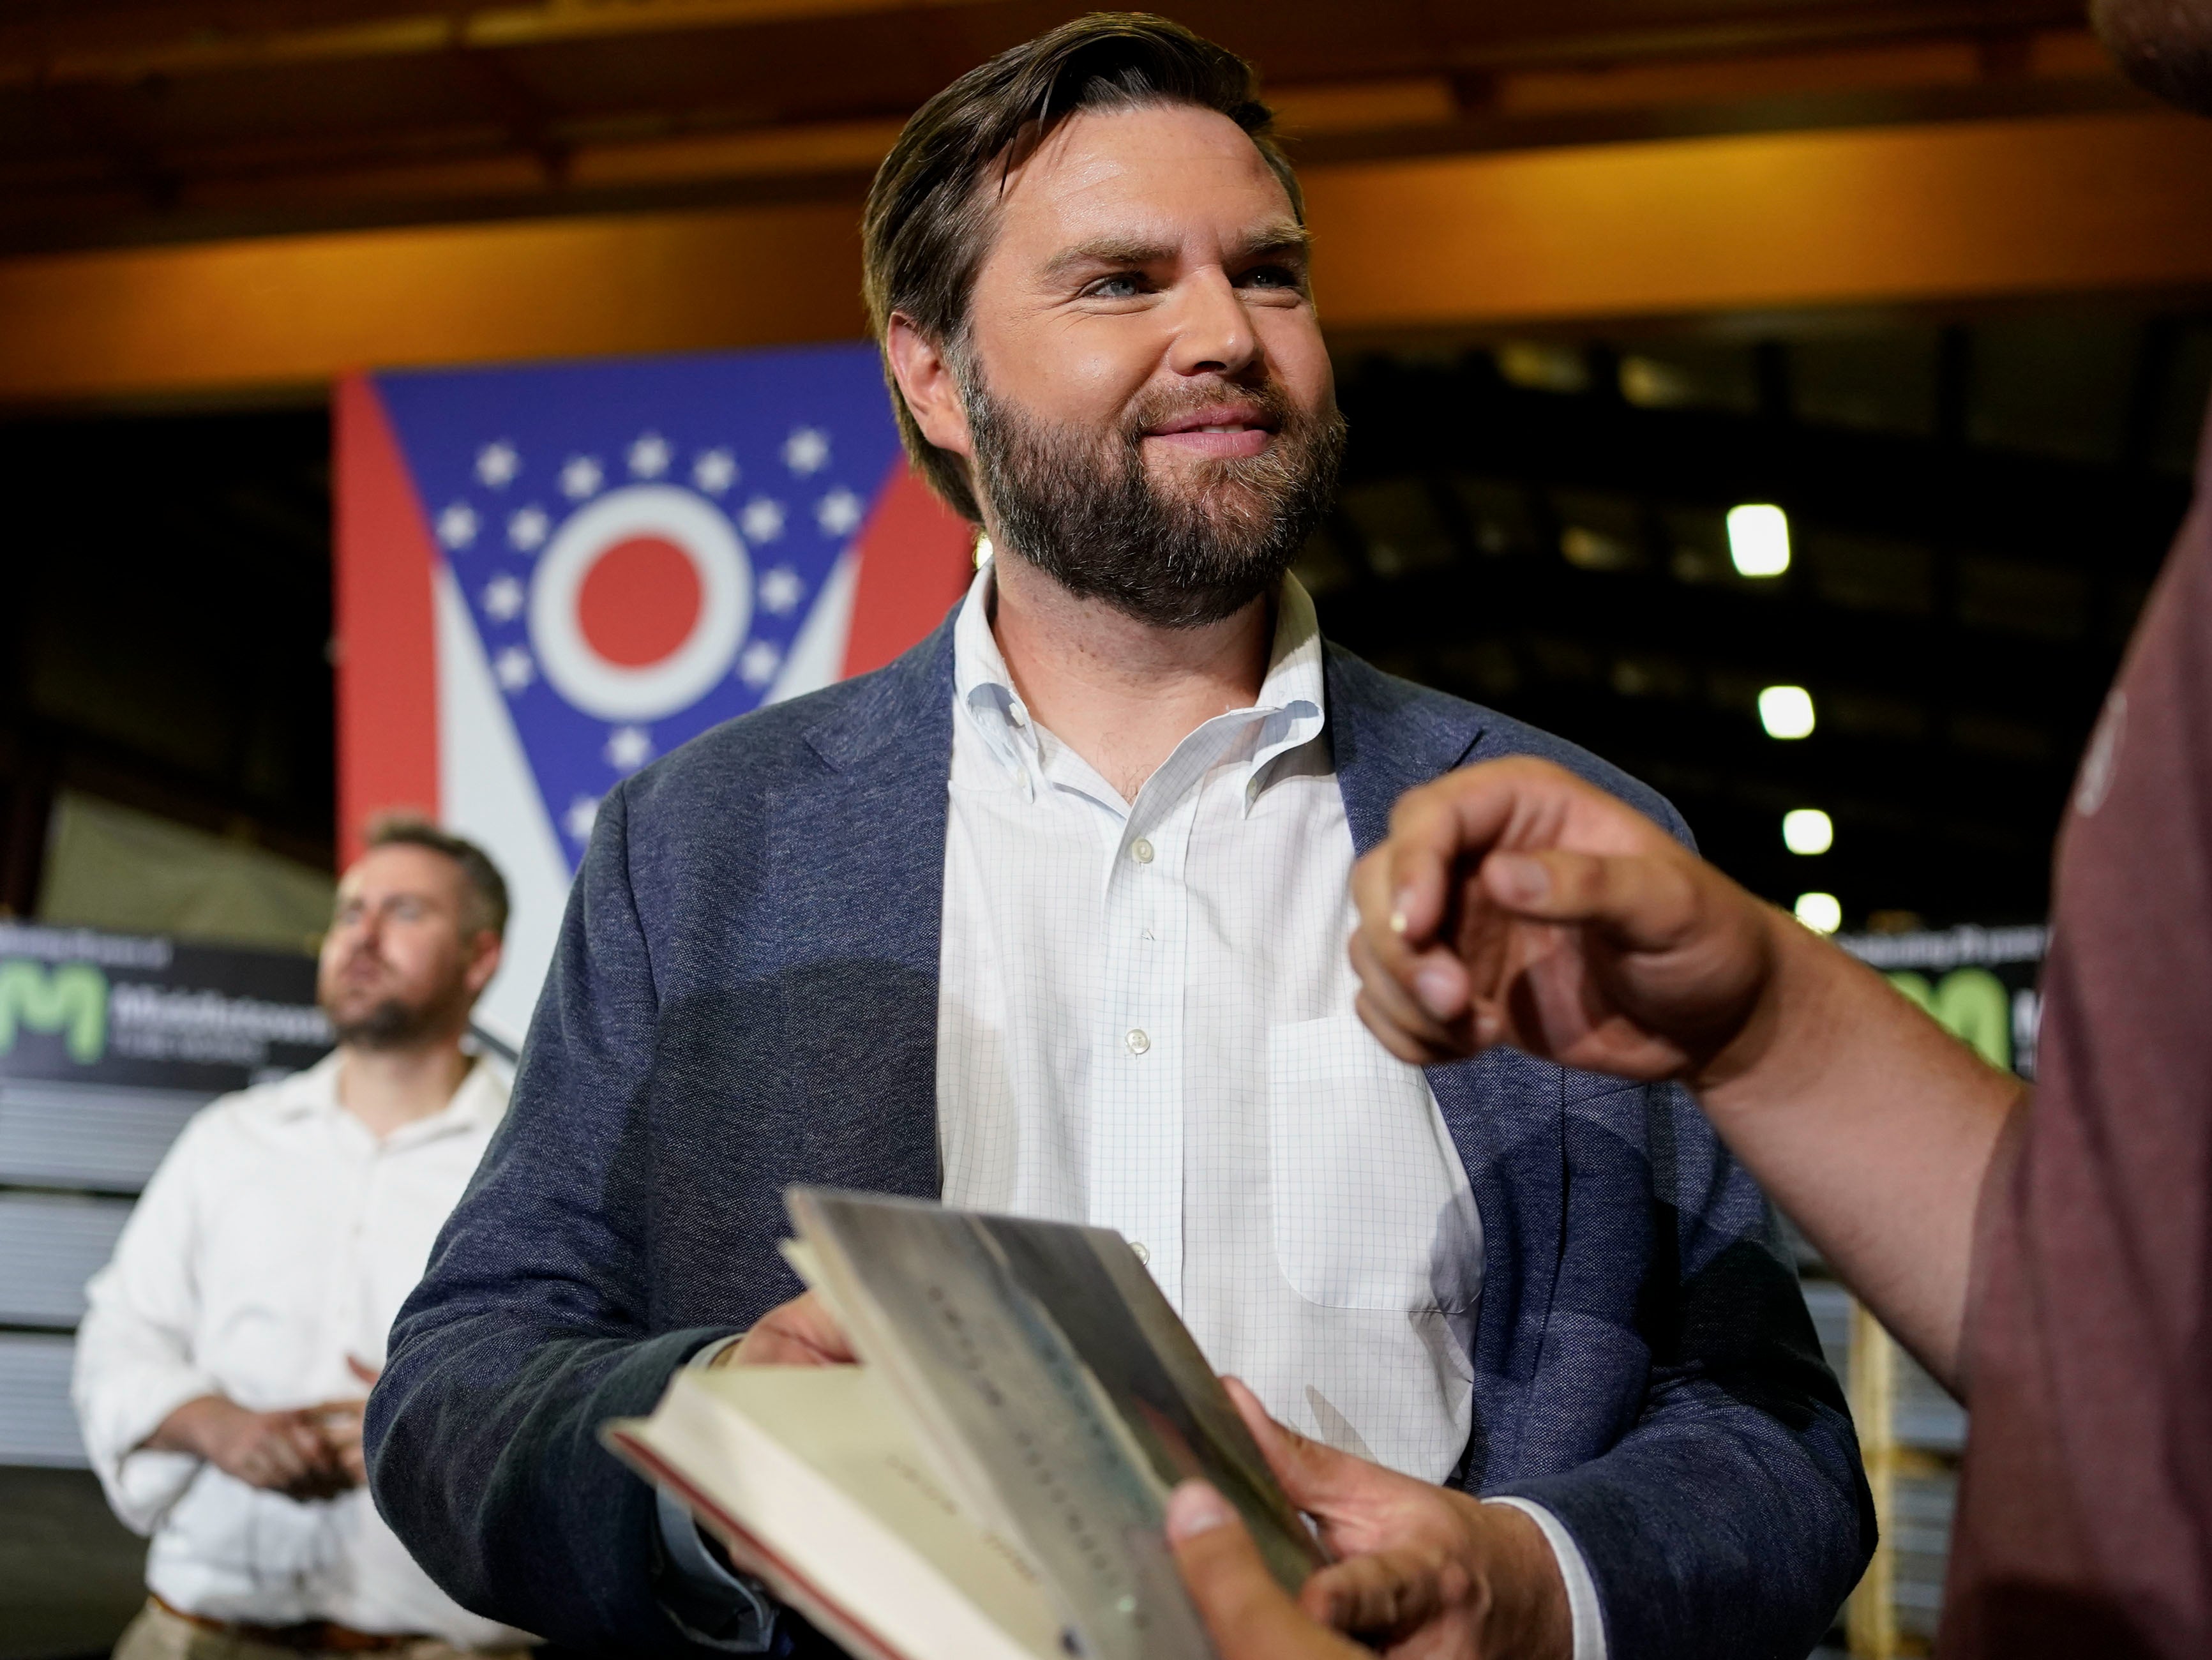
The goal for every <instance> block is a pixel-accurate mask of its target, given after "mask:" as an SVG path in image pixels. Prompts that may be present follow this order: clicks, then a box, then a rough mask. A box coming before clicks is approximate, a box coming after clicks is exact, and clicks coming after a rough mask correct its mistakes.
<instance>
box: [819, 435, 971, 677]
mask: <svg viewBox="0 0 2212 1660" xmlns="http://www.w3.org/2000/svg"><path fill="white" fill-rule="evenodd" d="M859 547H860V587H859V588H858V590H857V591H856V592H855V593H854V597H853V628H852V632H851V633H850V634H849V635H847V636H846V640H845V673H846V676H847V677H848V678H850V677H851V676H853V675H855V674H866V672H868V671H869V670H870V669H879V668H881V667H882V666H884V664H886V663H888V662H890V660H891V659H893V658H894V657H896V656H897V655H898V654H900V653H901V652H902V651H904V650H906V649H907V648H908V647H909V646H913V645H916V644H918V643H920V642H921V641H922V640H923V639H924V638H926V637H927V635H928V634H929V631H930V630H931V629H933V628H935V627H936V626H937V625H938V624H939V623H941V622H943V621H944V620H945V612H946V611H949V610H951V607H952V604H953V602H954V601H955V600H957V599H959V598H960V596H961V594H962V593H964V592H966V590H967V587H968V583H969V579H970V578H972V577H973V576H974V575H975V526H973V525H971V524H969V522H968V521H967V520H964V519H963V518H962V517H960V515H959V514H957V513H955V512H953V511H952V509H951V508H948V507H946V506H945V503H943V502H940V501H939V500H938V499H937V497H936V496H933V495H932V494H931V493H930V489H929V486H928V485H927V484H925V483H922V482H921V476H920V475H919V474H917V473H916V472H915V471H914V470H913V469H912V468H911V467H909V466H908V465H907V463H906V459H905V458H904V457H903V456H902V457H901V458H900V459H898V460H896V461H895V462H893V463H892V464H891V471H890V478H889V481H888V482H887V483H885V484H884V487H883V489H881V490H879V491H878V492H877V495H876V505H875V507H874V508H872V510H871V511H870V513H869V514H868V522H867V523H866V525H865V526H862V527H861V530H860V543H859Z"/></svg>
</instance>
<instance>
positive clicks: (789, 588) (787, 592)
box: [760, 565, 806, 617]
mask: <svg viewBox="0 0 2212 1660" xmlns="http://www.w3.org/2000/svg"><path fill="white" fill-rule="evenodd" d="M805 592H806V584H805V582H803V581H800V580H799V573H798V572H797V571H795V570H793V569H792V568H791V567H790V566H788V565H778V566H777V567H776V568H775V569H774V570H764V571H763V572H762V573H761V580H760V602H761V609H762V610H763V611H766V612H768V614H769V616H771V617H788V616H790V615H791V613H792V611H793V609H794V608H795V607H796V606H797V605H798V604H799V596H800V595H801V594H803V593H805Z"/></svg>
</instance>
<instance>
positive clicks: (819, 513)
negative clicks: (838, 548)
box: [814, 484, 860, 536]
mask: <svg viewBox="0 0 2212 1660" xmlns="http://www.w3.org/2000/svg"><path fill="white" fill-rule="evenodd" d="M814 522H815V523H816V524H817V525H819V526H822V533H823V535H824V536H850V535H851V534H852V533H853V532H854V531H855V530H857V529H859V528H860V497H859V496H855V495H854V494H853V492H852V491H850V490H848V489H846V488H845V487H844V486H843V485H842V484H840V485H838V486H837V488H836V489H833V490H831V491H830V492H829V495H827V496H823V498H822V499H821V500H820V501H819V502H816V503H815V504H814Z"/></svg>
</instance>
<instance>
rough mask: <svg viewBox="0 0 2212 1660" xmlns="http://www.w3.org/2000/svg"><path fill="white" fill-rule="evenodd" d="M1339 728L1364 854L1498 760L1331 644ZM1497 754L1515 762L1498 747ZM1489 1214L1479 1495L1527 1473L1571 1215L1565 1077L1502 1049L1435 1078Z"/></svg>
mask: <svg viewBox="0 0 2212 1660" xmlns="http://www.w3.org/2000/svg"><path fill="white" fill-rule="evenodd" d="M1328 699H1329V707H1328V730H1329V732H1330V733H1331V743H1332V745H1333V752H1334V759H1335V765H1336V776H1337V786H1338V787H1339V788H1340V790H1342V792H1343V794H1344V807H1345V817H1346V819H1348V820H1349V821H1350V824H1351V826H1352V845H1353V847H1354V848H1355V849H1356V850H1357V851H1358V853H1360V854H1363V855H1364V854H1366V853H1367V852H1368V851H1369V850H1370V849H1371V848H1374V847H1375V846H1376V845H1377V844H1378V843H1379V842H1382V840H1383V836H1385V835H1386V834H1387V833H1388V832H1389V824H1390V809H1391V807H1392V806H1393V805H1394V804H1395V802H1396V801H1397V800H1398V798H1399V797H1400V796H1401V795H1402V794H1405V793H1406V792H1407V790H1409V789H1412V788H1413V787H1415V786H1416V785H1419V784H1425V783H1427V782H1429V781H1431V779H1434V778H1438V777H1441V776H1442V775H1443V774H1445V773H1447V772H1449V771H1450V770H1452V769H1454V768H1455V767H1457V766H1460V765H1462V764H1464V763H1467V762H1469V761H1472V760H1475V759H1480V758H1487V752H1488V751H1489V750H1490V749H1491V746H1490V745H1485V744H1484V743H1483V739H1484V736H1485V733H1486V727H1487V722H1486V711H1485V710H1483V709H1482V708H1479V707H1477V706H1476V705H1474V704H1472V703H1466V702H1461V701H1460V700H1459V699H1457V698H1453V697H1445V696H1440V695H1438V694H1437V693H1435V692H1431V691H1427V690H1423V689H1421V688H1419V687H1418V686H1414V685H1413V684H1409V683H1407V682H1406V681H1403V680H1400V679H1397V678H1395V677H1392V676H1389V675H1385V674H1383V673H1382V672H1380V671H1378V670H1376V668H1374V667H1373V666H1370V665H1369V664H1367V663H1365V662H1363V661H1362V660H1359V659H1358V658H1357V657H1354V656H1352V654H1350V653H1348V652H1344V651H1340V650H1339V649H1337V648H1335V647H1334V646H1332V647H1330V648H1328ZM1496 752H1497V753H1500V754H1503V753H1506V752H1507V751H1506V750H1505V749H1504V747H1503V746H1502V745H1500V746H1498V748H1497V750H1496ZM1427 1071H1428V1078H1429V1087H1430V1088H1431V1090H1433V1091H1435V1093H1436V1098H1437V1107H1438V1109H1439V1110H1441V1111H1442V1113H1443V1120H1444V1126H1445V1128H1447V1129H1448V1130H1449V1131H1450V1133H1451V1138H1452V1145H1453V1146H1454V1147H1455V1149H1456V1150H1457V1152H1458V1153H1459V1156H1460V1162H1461V1163H1462V1164H1463V1165H1464V1166H1465V1167H1466V1170H1467V1177H1468V1187H1469V1189H1471V1190H1472V1191H1473V1193H1474V1201H1475V1206H1476V1208H1477V1209H1478V1211H1479V1212H1480V1214H1481V1217H1482V1235H1483V1285H1482V1304H1481V1310H1480V1314H1479V1315H1478V1316H1477V1322H1476V1331H1475V1344H1474V1354H1473V1355H1472V1356H1471V1357H1470V1360H1471V1363H1472V1365H1473V1368H1474V1375H1475V1376H1474V1436H1473V1438H1472V1440H1471V1442H1470V1444H1469V1446H1468V1458H1467V1462H1466V1463H1465V1465H1464V1466H1463V1468H1462V1472H1461V1474H1460V1476H1459V1478H1458V1479H1459V1480H1461V1481H1462V1482H1463V1484H1464V1485H1466V1486H1467V1487H1469V1488H1475V1487H1481V1486H1482V1485H1484V1484H1485V1482H1486V1481H1489V1482H1490V1483H1492V1484H1494V1483H1495V1482H1497V1481H1502V1480H1505V1479H1509V1478H1510V1475H1511V1474H1512V1473H1513V1472H1514V1470H1515V1468H1516V1462H1517V1459H1518V1456H1519V1449H1520V1443H1521V1429H1522V1421H1523V1417H1524V1414H1525V1412H1526V1409H1527V1406H1528V1398H1529V1393H1530V1385H1531V1383H1533V1381H1534V1376H1535V1371H1536V1366H1537V1362H1538V1359H1539V1357H1540V1355H1541V1350H1542V1342H1543V1335H1544V1328H1545V1324H1546V1323H1547V1320H1548V1319H1549V1317H1550V1313H1551V1306H1552V1293H1553V1287H1554V1286H1555V1285H1556V1283H1557V1280H1558V1270H1559V1250H1560V1242H1561V1239H1562V1237H1563V1231H1564V1220H1565V1207H1566V1141H1565V1134H1566V1127H1565V1110H1566V1105H1565V1103H1566V1098H1565V1083H1564V1074H1563V1073H1561V1072H1560V1070H1559V1068H1558V1067H1552V1066H1547V1065H1543V1064H1541V1063H1540V1062H1537V1061H1530V1060H1529V1059H1528V1057H1527V1056H1525V1055H1517V1054H1514V1053H1512V1052H1510V1051H1504V1050H1492V1051H1491V1052H1490V1053H1488V1054H1486V1055H1478V1056H1476V1057H1475V1058H1474V1059H1473V1060H1471V1061H1459V1062H1456V1063H1455V1064H1453V1065H1450V1066H1443V1067H1429V1068H1428V1069H1427Z"/></svg>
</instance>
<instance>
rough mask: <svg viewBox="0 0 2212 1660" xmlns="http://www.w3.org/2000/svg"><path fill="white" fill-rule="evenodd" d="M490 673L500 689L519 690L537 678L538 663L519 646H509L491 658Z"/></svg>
mask: <svg viewBox="0 0 2212 1660" xmlns="http://www.w3.org/2000/svg"><path fill="white" fill-rule="evenodd" d="M491 673H492V678H493V679H495V680H496V681H498V682H499V685H500V690H501V691H520V690H522V689H523V688H524V687H525V686H526V685H528V684H530V683H531V682H532V680H535V679H536V678H538V665H537V664H535V663H533V662H532V661H531V660H530V654H529V653H528V652H526V651H525V650H523V648H521V647H520V646H509V647H508V648H507V649H506V650H505V651H503V652H501V653H500V654H499V655H498V656H497V657H495V658H494V659H493V660H492V666H491Z"/></svg>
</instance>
